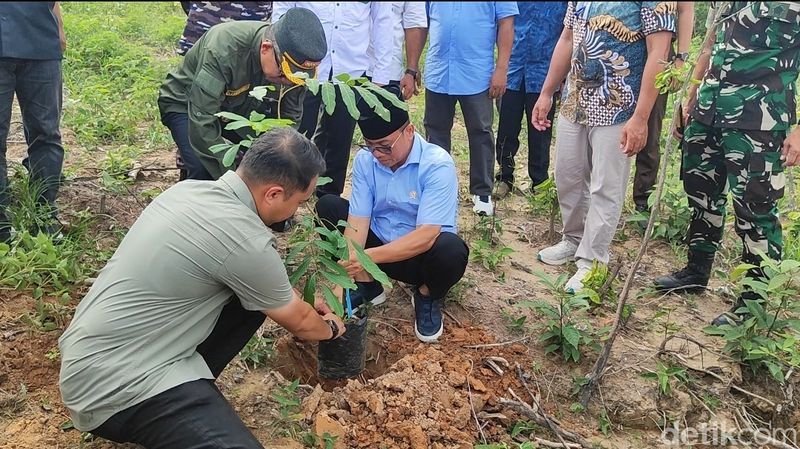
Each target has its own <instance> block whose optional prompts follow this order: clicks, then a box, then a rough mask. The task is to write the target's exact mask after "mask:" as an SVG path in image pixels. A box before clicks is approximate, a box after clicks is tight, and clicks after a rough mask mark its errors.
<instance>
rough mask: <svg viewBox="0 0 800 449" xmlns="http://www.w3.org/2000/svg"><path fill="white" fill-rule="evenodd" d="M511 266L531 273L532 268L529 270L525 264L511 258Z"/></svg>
mask: <svg viewBox="0 0 800 449" xmlns="http://www.w3.org/2000/svg"><path fill="white" fill-rule="evenodd" d="M511 266H512V267H513V268H516V269H517V270H520V271H524V272H526V273H528V274H533V270H531V269H530V268H528V267H526V266H525V265H522V264H521V263H519V262H517V261H516V260H512V261H511Z"/></svg>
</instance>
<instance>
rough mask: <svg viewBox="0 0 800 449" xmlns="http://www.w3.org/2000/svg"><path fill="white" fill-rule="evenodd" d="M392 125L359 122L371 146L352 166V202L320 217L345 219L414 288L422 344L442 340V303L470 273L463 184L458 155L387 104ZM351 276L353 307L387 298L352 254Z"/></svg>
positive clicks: (331, 199)
mask: <svg viewBox="0 0 800 449" xmlns="http://www.w3.org/2000/svg"><path fill="white" fill-rule="evenodd" d="M381 101H382V102H383V103H384V106H386V107H387V108H388V109H389V111H390V113H391V119H390V120H389V121H384V120H383V119H382V118H380V117H377V116H374V115H370V116H368V117H366V118H362V119H361V120H360V121H359V127H360V128H361V132H362V134H363V135H364V139H365V140H366V143H365V144H364V145H363V146H362V148H361V150H360V151H359V152H358V154H356V156H355V160H354V162H353V178H352V193H351V195H350V201H348V200H345V199H343V198H341V197H339V196H336V195H326V196H323V197H322V198H320V200H319V202H318V203H317V214H318V215H319V218H320V220H321V221H322V222H323V223H324V224H325V225H326V226H328V227H329V228H331V229H332V228H333V227H334V226H335V225H336V223H338V222H339V220H347V223H348V227H347V228H346V229H343V232H344V235H345V237H346V238H348V239H352V240H353V241H354V242H356V243H358V244H359V245H361V246H363V247H364V248H366V253H367V254H368V255H369V256H370V257H371V258H372V260H373V261H374V262H375V263H377V264H378V266H379V267H380V268H381V269H382V270H383V271H384V272H386V274H387V275H388V276H389V277H390V278H392V279H395V280H398V281H401V282H405V283H408V284H412V285H414V286H415V288H414V300H413V304H414V313H415V326H414V329H415V333H416V335H417V338H419V339H420V341H423V342H428V343H429V342H435V341H437V340H438V338H439V337H440V336H441V335H442V331H443V329H444V326H443V322H442V303H443V300H444V297H445V295H446V294H447V292H448V291H449V290H450V288H451V287H452V286H453V285H455V284H456V282H458V281H459V280H460V279H461V277H462V276H463V275H464V270H465V269H466V267H467V260H468V258H469V249H468V248H467V245H466V244H465V243H464V241H463V240H462V239H461V238H460V237H459V236H458V235H457V234H456V232H457V226H456V221H457V215H458V178H457V176H456V169H455V164H454V163H453V159H452V157H450V155H449V154H448V153H447V152H446V151H445V150H444V149H442V148H441V147H439V146H437V145H433V144H431V143H428V142H426V141H425V140H424V139H423V138H422V136H420V135H419V134H417V133H416V132H415V129H414V125H413V124H411V123H410V122H409V118H408V112H406V111H404V110H402V109H399V108H397V107H395V106H393V105H391V104H390V103H389V102H388V101H386V100H384V99H381ZM339 263H340V264H341V265H343V266H344V267H345V268H347V271H348V273H349V274H350V275H351V276H353V278H354V279H355V281H356V284H357V285H358V289H357V290H355V291H354V292H353V293H352V295H351V300H352V302H353V306H354V307H356V306H359V305H361V304H363V303H364V302H371V303H372V304H373V305H377V304H380V303H382V302H383V301H384V300H385V295H384V293H383V287H381V285H380V283H378V282H375V281H374V280H373V279H372V278H371V277H370V276H369V275H368V274H367V272H366V271H364V269H363V267H362V266H361V264H360V263H359V262H358V259H357V258H356V255H355V252H354V251H353V250H351V253H350V259H349V260H342V261H340V262H339Z"/></svg>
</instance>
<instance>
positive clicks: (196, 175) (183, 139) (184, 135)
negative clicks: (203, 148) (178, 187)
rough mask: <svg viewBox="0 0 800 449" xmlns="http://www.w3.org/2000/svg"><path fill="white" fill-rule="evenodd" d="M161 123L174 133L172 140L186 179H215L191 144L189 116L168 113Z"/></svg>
mask: <svg viewBox="0 0 800 449" xmlns="http://www.w3.org/2000/svg"><path fill="white" fill-rule="evenodd" d="M161 123H163V124H164V126H166V127H167V128H169V132H170V133H172V140H174V141H175V145H177V147H178V153H180V155H181V160H182V161H183V169H184V170H186V179H201V180H210V179H214V178H213V177H212V176H211V174H210V173H209V172H208V170H206V167H205V166H204V165H203V163H202V162H201V161H200V158H199V157H197V153H195V152H194V148H192V144H191V143H189V115H188V114H183V113H180V112H167V113H166V114H164V115H163V116H162V117H161Z"/></svg>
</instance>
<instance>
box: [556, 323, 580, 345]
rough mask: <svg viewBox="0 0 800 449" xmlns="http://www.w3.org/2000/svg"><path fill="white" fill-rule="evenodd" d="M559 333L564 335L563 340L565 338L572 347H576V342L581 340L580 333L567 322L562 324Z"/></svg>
mask: <svg viewBox="0 0 800 449" xmlns="http://www.w3.org/2000/svg"><path fill="white" fill-rule="evenodd" d="M561 333H562V334H563V335H564V340H566V341H567V343H569V344H570V346H572V347H573V348H577V347H578V344H579V343H580V341H581V333H580V332H579V331H578V329H575V328H574V327H572V326H571V325H569V324H568V325H566V326H564V328H563V329H562V330H561Z"/></svg>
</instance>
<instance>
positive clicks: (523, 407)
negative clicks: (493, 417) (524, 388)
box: [499, 398, 594, 449]
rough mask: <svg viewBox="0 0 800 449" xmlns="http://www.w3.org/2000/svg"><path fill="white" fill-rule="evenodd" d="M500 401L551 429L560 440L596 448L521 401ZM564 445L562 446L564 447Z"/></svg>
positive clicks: (589, 448)
mask: <svg viewBox="0 0 800 449" xmlns="http://www.w3.org/2000/svg"><path fill="white" fill-rule="evenodd" d="M499 401H500V405H502V406H504V407H508V408H510V409H511V410H513V411H515V412H517V413H519V414H520V415H523V416H525V417H526V418H529V419H531V420H532V421H533V422H535V423H536V424H538V425H540V426H542V427H547V428H549V429H550V430H552V431H553V433H555V434H556V435H557V436H559V437H560V438H563V439H565V440H570V441H572V442H574V443H577V444H578V445H579V446H580V447H582V448H584V449H594V446H593V445H592V444H591V443H589V442H588V441H586V439H584V438H583V437H582V436H580V435H578V434H576V433H574V432H570V431H569V430H564V429H562V428H561V427H559V426H558V425H556V424H555V423H553V422H552V421H550V420H549V419H548V418H547V417H546V415H544V413H543V412H541V411H540V413H542V414H541V415H540V414H539V413H537V412H536V411H534V410H533V409H532V408H531V406H530V405H528V404H526V403H524V402H521V401H512V400H510V399H506V398H499ZM564 444H566V445H567V446H566V447H570V446H569V443H566V442H565V443H564ZM564 444H562V446H564Z"/></svg>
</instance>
